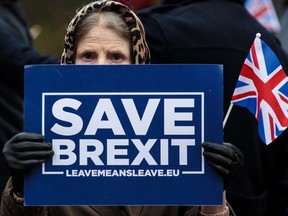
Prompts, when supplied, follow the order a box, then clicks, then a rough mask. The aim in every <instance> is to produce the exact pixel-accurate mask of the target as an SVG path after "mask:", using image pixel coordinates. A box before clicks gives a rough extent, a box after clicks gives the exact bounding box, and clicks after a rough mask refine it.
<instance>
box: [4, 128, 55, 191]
mask: <svg viewBox="0 0 288 216" xmlns="http://www.w3.org/2000/svg"><path fill="white" fill-rule="evenodd" d="M53 154H54V152H53V150H52V145H51V143H46V142H45V138H44V136H43V135H41V134H36V133H25V132H22V133H19V134H17V135H15V136H14V137H13V138H12V139H10V140H9V141H8V142H7V143H5V145H4V148H3V156H4V159H5V161H6V163H7V165H8V168H9V170H10V172H11V175H12V183H13V189H14V191H15V192H17V193H20V194H23V183H24V174H25V172H27V171H29V170H31V169H32V168H34V167H35V166H37V165H39V164H42V163H44V162H45V161H46V160H47V159H48V158H50V157H51V156H53Z"/></svg>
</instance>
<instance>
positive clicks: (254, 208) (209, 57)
mask: <svg viewBox="0 0 288 216" xmlns="http://www.w3.org/2000/svg"><path fill="white" fill-rule="evenodd" d="M177 2H178V3H177ZM138 15H139V17H140V19H141V20H142V22H143V24H144V27H145V31H146V35H147V42H148V45H149V47H150V49H151V63H154V64H155V63H156V64H157V63H164V64H165V63H166V64H173V63H202V64H223V65H224V92H225V94H224V109H225V110H224V115H225V114H226V112H227V110H228V107H229V105H230V100H231V97H232V94H233V91H234V88H235V85H236V81H237V79H238V76H239V73H240V70H241V67H242V65H243V63H244V60H245V58H246V57H247V55H248V52H249V49H250V47H251V45H252V43H253V41H254V38H255V35H256V33H258V32H259V33H261V35H262V37H261V39H263V40H264V41H265V42H266V43H267V44H268V45H269V46H270V47H271V48H272V50H274V52H275V53H276V55H277V56H278V58H279V59H280V62H281V64H282V66H283V68H284V70H285V71H286V73H287V72H288V57H287V55H285V53H284V51H283V50H282V48H281V47H280V45H279V43H278V40H276V38H275V37H274V36H273V35H272V34H270V33H268V32H267V31H266V30H265V29H264V28H263V27H262V26H261V25H260V24H259V23H258V22H257V21H256V20H255V19H254V18H253V17H251V16H250V14H249V13H248V12H247V11H246V9H245V8H244V7H243V3H242V2H241V1H236V0H235V1H233V0H230V1H229V0H198V1H197V0H164V1H162V4H161V5H160V6H158V7H154V8H152V9H151V8H150V9H145V10H142V11H139V12H138ZM211 79H213V77H211ZM224 140H225V141H227V142H231V143H233V144H234V145H236V146H237V147H238V148H240V150H241V151H242V152H243V154H244V156H245V165H244V169H243V170H242V172H241V173H240V175H239V176H238V177H237V178H236V180H235V181H234V182H233V183H232V185H230V186H229V187H228V188H227V191H228V193H227V199H228V201H229V202H230V204H231V206H232V207H233V208H234V210H235V212H236V215H239V216H250V215H251V216H258V215H271V216H276V215H277V216H280V215H284V214H283V213H282V212H283V211H284V209H285V206H286V205H287V202H288V198H287V196H288V170H287V168H288V133H287V131H286V132H284V133H282V134H281V136H279V137H278V139H277V140H276V141H274V142H273V143H271V144H270V145H268V146H266V145H265V144H264V143H263V142H262V141H261V140H260V138H259V136H258V132H257V122H256V120H255V118H254V116H253V115H252V114H251V113H250V112H249V111H248V110H246V109H245V108H240V107H237V106H234V107H233V109H232V113H231V115H230V117H229V119H228V122H227V124H226V126H225V129H224Z"/></svg>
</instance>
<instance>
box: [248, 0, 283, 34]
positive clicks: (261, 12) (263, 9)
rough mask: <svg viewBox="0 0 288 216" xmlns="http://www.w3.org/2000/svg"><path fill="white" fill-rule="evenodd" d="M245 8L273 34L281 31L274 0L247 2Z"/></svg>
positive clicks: (251, 0) (249, 0) (252, 0)
mask: <svg viewBox="0 0 288 216" xmlns="http://www.w3.org/2000/svg"><path fill="white" fill-rule="evenodd" d="M245 7H246V9H247V10H248V11H249V13H250V14H251V15H252V16H253V17H255V18H256V19H257V20H258V21H259V22H260V23H261V24H262V25H263V26H264V27H265V28H266V29H267V30H269V31H271V32H279V31H280V30H281V25H280V22H279V19H278V16H277V13H276V10H275V7H274V4H273V1H272V0H246V1H245Z"/></svg>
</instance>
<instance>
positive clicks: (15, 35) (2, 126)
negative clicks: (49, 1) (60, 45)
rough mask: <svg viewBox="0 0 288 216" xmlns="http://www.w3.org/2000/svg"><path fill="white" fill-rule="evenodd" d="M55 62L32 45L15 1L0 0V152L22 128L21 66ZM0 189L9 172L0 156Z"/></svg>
mask: <svg viewBox="0 0 288 216" xmlns="http://www.w3.org/2000/svg"><path fill="white" fill-rule="evenodd" d="M45 63H47V64H48V63H57V59H56V58H54V57H50V56H41V55H40V54H39V53H37V52H36V51H35V50H34V49H33V48H32V39H31V37H30V33H29V30H28V27H27V24H26V18H25V16H24V13H23V11H22V8H21V7H20V5H19V3H18V1H17V0H0V151H1V152H2V149H3V146H4V144H5V142H6V141H8V140H9V139H10V138H12V136H14V135H15V134H16V133H19V132H20V131H23V75H24V65H28V64H45ZM0 175H1V178H0V192H2V190H3V189H4V187H5V185H6V182H7V180H8V177H9V175H10V174H9V172H8V169H7V166H6V164H5V163H4V159H3V157H2V154H1V157H0Z"/></svg>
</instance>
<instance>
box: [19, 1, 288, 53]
mask: <svg viewBox="0 0 288 216" xmlns="http://www.w3.org/2000/svg"><path fill="white" fill-rule="evenodd" d="M91 1H92V0H49V1H42V0H40V1H37V0H20V2H21V4H22V5H23V7H24V9H25V10H26V15H27V19H28V23H29V26H30V27H31V32H32V34H33V35H34V37H35V40H34V47H35V49H36V50H38V51H39V52H40V53H42V54H49V55H53V56H55V57H57V58H58V59H60V56H61V53H62V49H63V40H64V34H65V29H66V26H67V25H68V24H69V21H70V20H71V19H72V17H73V16H74V14H75V10H76V9H77V8H80V7H81V6H83V5H84V4H87V3H88V2H91ZM120 1H121V2H123V3H125V4H128V5H130V6H131V8H132V9H133V10H134V11H136V12H137V10H139V9H141V8H145V7H149V6H152V5H157V4H159V3H160V0H120ZM247 1H248V0H247ZM252 1H256V3H255V5H256V9H258V10H260V8H261V6H260V5H261V4H262V3H261V2H266V3H267V0H258V1H259V2H260V3H259V2H257V0H252ZM268 1H271V0H268ZM272 2H273V4H274V8H275V11H276V13H277V15H278V17H280V18H281V17H282V16H283V11H284V7H286V9H287V5H288V4H287V2H288V0H273V1H272ZM268 7H269V5H268ZM263 8H266V9H267V5H265V3H264V4H263ZM265 11H266V12H267V10H265ZM256 12H257V11H256ZM257 13H258V12H257ZM287 13H288V12H287ZM261 14H262V15H263V13H261ZM266 14H268V13H266ZM258 15H259V13H258ZM263 17H266V16H263ZM272 19H273V18H272ZM265 20H267V19H265ZM276 21H277V20H276ZM273 22H274V21H273ZM277 22H278V21H277ZM286 23H287V22H286ZM285 25H287V24H285ZM283 27H284V26H283ZM284 28H285V30H286V31H287V27H286V26H285V27H284ZM275 34H278V33H277V32H276V33H275ZM285 34H286V33H285ZM282 38H286V40H287V36H286V35H285V36H282ZM285 44H287V42H286V43H285ZM287 49H288V47H287Z"/></svg>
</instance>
